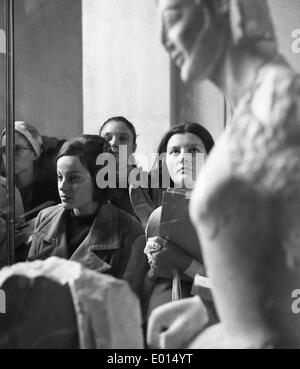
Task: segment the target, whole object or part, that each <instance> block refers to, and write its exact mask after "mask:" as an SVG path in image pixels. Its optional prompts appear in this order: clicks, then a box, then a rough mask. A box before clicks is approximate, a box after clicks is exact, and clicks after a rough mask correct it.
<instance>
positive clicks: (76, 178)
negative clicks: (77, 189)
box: [71, 176, 80, 183]
mask: <svg viewBox="0 0 300 369" xmlns="http://www.w3.org/2000/svg"><path fill="white" fill-rule="evenodd" d="M79 179H80V178H79V177H78V176H72V177H71V182H72V183H78V182H79Z"/></svg>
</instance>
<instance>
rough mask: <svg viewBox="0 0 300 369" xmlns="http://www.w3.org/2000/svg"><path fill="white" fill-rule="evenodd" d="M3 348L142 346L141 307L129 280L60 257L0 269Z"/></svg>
mask: <svg viewBox="0 0 300 369" xmlns="http://www.w3.org/2000/svg"><path fill="white" fill-rule="evenodd" d="M0 289H3V290H4V291H5V293H6V299H7V305H6V312H7V313H6V314H2V315H0V348H79V347H80V348H101V349H118V348H122V349H130V348H142V347H143V339H142V330H141V316H140V308H139V303H138V300H137V298H136V297H135V295H134V294H133V293H132V292H131V290H130V288H129V286H128V285H127V283H126V282H124V281H121V280H118V279H116V278H113V277H110V276H107V275H103V274H100V273H96V272H94V271H91V270H89V269H86V268H84V267H83V266H82V265H81V264H79V263H77V262H71V261H67V260H63V259H59V258H56V257H52V258H49V259H47V260H46V261H35V262H32V263H20V264H16V265H14V266H12V267H7V268H3V269H2V270H1V271H0Z"/></svg>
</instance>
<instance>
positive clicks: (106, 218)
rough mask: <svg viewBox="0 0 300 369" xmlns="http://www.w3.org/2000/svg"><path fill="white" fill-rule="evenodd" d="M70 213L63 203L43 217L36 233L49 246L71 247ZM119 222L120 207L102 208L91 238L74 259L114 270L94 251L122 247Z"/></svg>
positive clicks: (90, 233)
mask: <svg viewBox="0 0 300 369" xmlns="http://www.w3.org/2000/svg"><path fill="white" fill-rule="evenodd" d="M66 213H67V210H66V209H65V208H64V207H63V206H62V205H61V204H59V205H57V206H56V207H55V208H54V209H53V208H52V211H51V213H50V214H45V216H42V219H41V221H40V223H39V226H38V228H37V229H36V230H35V233H36V234H38V235H39V237H42V238H43V240H44V241H45V242H46V243H49V244H50V245H51V246H52V247H51V246H50V247H51V248H53V249H54V248H55V247H61V245H66V244H67V240H66V225H65V217H66ZM118 222H119V217H118V210H117V208H116V207H114V206H113V205H111V204H103V205H102V206H100V208H99V210H98V213H97V215H96V217H95V219H94V222H93V224H92V226H91V229H90V231H89V233H88V235H87V236H86V238H85V239H84V240H83V242H82V243H81V244H80V246H79V247H78V248H77V250H76V251H75V252H74V254H73V255H72V257H71V260H75V261H80V262H81V263H83V264H85V265H86V266H88V267H91V268H92V269H97V270H99V271H102V272H103V271H105V270H108V269H110V265H109V264H107V263H106V262H104V261H103V260H101V259H100V258H99V257H98V256H97V255H96V254H95V253H94V252H92V251H103V250H114V249H118V248H120V237H119V232H118V229H119V224H118ZM95 263H96V264H97V265H95Z"/></svg>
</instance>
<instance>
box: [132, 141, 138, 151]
mask: <svg viewBox="0 0 300 369" xmlns="http://www.w3.org/2000/svg"><path fill="white" fill-rule="evenodd" d="M136 147H137V146H136V143H134V144H133V150H132V152H135V150H136Z"/></svg>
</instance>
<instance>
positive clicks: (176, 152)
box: [170, 149, 180, 155]
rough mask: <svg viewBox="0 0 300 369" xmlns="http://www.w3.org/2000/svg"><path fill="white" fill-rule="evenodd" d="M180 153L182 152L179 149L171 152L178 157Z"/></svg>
mask: <svg viewBox="0 0 300 369" xmlns="http://www.w3.org/2000/svg"><path fill="white" fill-rule="evenodd" d="M179 153H180V151H179V150H178V149H173V150H171V152H170V154H171V155H177V154H179Z"/></svg>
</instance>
